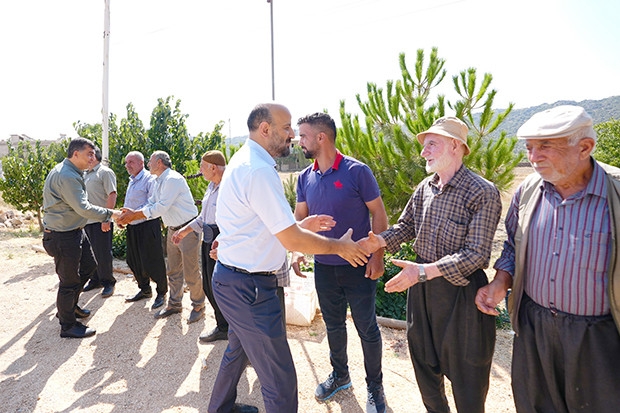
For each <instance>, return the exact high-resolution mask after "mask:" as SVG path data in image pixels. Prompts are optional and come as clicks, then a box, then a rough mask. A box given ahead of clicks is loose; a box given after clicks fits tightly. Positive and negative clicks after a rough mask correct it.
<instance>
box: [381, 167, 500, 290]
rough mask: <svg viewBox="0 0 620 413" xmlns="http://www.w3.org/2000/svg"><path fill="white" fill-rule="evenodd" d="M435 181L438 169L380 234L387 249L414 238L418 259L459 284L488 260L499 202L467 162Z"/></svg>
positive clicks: (482, 266)
mask: <svg viewBox="0 0 620 413" xmlns="http://www.w3.org/2000/svg"><path fill="white" fill-rule="evenodd" d="M438 181H439V176H438V175H437V174H433V175H431V176H429V177H428V178H426V179H425V180H423V181H422V182H421V183H420V185H418V187H417V188H416V190H415V192H414V193H413V195H412V196H411V198H410V199H409V202H407V206H406V207H405V209H404V211H403V213H402V214H401V216H400V218H399V219H398V223H396V225H394V226H392V227H391V228H389V229H388V230H386V231H384V232H382V233H381V236H382V237H383V238H384V239H385V241H386V243H387V250H388V251H389V252H395V251H398V250H399V249H400V245H401V243H403V242H408V241H411V240H414V239H415V241H414V243H413V249H414V251H415V252H416V254H417V255H418V258H417V261H418V262H421V263H435V264H436V265H437V267H438V268H439V271H440V272H441V274H442V275H443V277H445V279H446V280H448V281H449V282H450V283H452V284H453V285H456V286H461V287H462V286H466V285H468V284H469V280H467V277H468V276H469V275H471V274H472V273H473V272H474V271H476V270H477V269H480V268H486V267H487V266H488V265H489V259H490V257H491V247H492V241H493V237H494V236H495V230H496V229H497V224H498V222H499V218H500V214H501V212H502V203H501V199H500V196H499V191H498V190H497V188H496V187H495V186H494V185H493V184H492V183H490V182H489V181H487V180H485V179H484V178H482V177H480V176H478V175H476V174H475V173H473V172H471V171H470V170H469V169H467V168H466V167H465V166H461V168H460V169H459V170H458V171H457V172H456V174H455V175H454V176H453V177H452V179H450V182H448V183H447V184H446V185H445V186H444V187H443V188H442V189H439V187H438Z"/></svg>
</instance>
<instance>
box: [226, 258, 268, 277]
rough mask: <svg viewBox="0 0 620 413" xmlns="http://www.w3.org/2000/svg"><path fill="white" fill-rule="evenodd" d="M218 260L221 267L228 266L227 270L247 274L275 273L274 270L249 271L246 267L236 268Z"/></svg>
mask: <svg viewBox="0 0 620 413" xmlns="http://www.w3.org/2000/svg"><path fill="white" fill-rule="evenodd" d="M218 262H219V263H220V264H221V265H222V267H224V268H228V269H229V270H231V271H234V272H240V273H241V274H248V275H276V272H275V271H258V272H250V271H248V270H246V269H243V268H237V267H234V266H232V265H226V264H224V263H223V262H222V261H218Z"/></svg>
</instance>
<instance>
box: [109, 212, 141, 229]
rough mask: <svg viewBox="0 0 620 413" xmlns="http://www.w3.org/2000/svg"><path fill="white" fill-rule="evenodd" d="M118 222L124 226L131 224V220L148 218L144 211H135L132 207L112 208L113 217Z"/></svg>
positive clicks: (120, 225)
mask: <svg viewBox="0 0 620 413" xmlns="http://www.w3.org/2000/svg"><path fill="white" fill-rule="evenodd" d="M111 218H112V219H113V220H114V221H115V222H116V224H117V225H118V226H119V227H121V228H123V227H124V226H125V225H127V224H129V223H130V222H131V221H135V220H136V219H141V218H146V217H145V216H144V214H143V213H142V211H134V210H133V209H131V208H125V207H123V208H121V209H120V210H118V209H113V210H112V217H111Z"/></svg>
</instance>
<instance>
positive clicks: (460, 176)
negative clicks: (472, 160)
mask: <svg viewBox="0 0 620 413" xmlns="http://www.w3.org/2000/svg"><path fill="white" fill-rule="evenodd" d="M466 173H467V168H466V167H465V164H462V165H461V167H460V168H459V169H458V171H456V173H455V174H454V176H453V177H452V178H450V180H449V181H448V183H446V184H445V185H444V187H446V186H454V187H459V186H460V185H461V183H462V182H463V181H464V180H465V174H466ZM428 184H429V185H433V186H439V175H438V174H437V173H435V174H434V175H433V177H432V178H431V180H430V181H429V182H428Z"/></svg>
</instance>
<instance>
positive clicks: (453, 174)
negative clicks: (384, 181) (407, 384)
mask: <svg viewBox="0 0 620 413" xmlns="http://www.w3.org/2000/svg"><path fill="white" fill-rule="evenodd" d="M467 133H468V128H467V125H466V124H465V123H463V122H462V121H461V120H459V119H457V118H455V117H443V118H440V119H437V120H436V121H435V123H433V125H432V126H431V127H430V128H429V129H428V130H426V131H424V132H422V133H419V134H418V135H417V139H418V141H419V142H420V143H421V144H422V145H423V147H424V148H423V150H422V153H421V155H422V157H423V158H425V159H426V170H427V172H432V173H433V174H432V175H431V176H429V177H427V178H426V179H424V180H423V181H422V182H421V183H420V184H419V185H418V186H417V188H416V190H415V191H414V193H413V195H412V196H411V198H410V199H409V202H408V203H407V206H406V207H405V209H404V211H403V212H402V214H401V216H400V218H399V219H398V222H397V223H396V224H395V225H394V226H392V227H390V228H389V229H388V230H386V231H383V232H382V233H381V234H380V235H375V234H373V233H369V237H368V238H365V239H364V240H361V241H360V244H361V245H362V246H364V247H365V248H366V249H367V251H368V252H373V251H376V250H378V249H379V248H381V247H383V248H386V249H387V250H388V251H389V252H396V251H398V250H399V249H400V245H401V244H402V243H403V242H409V241H412V240H415V241H414V243H413V249H414V251H415V252H416V254H417V259H416V262H415V263H414V262H410V261H403V260H392V262H393V263H394V264H395V265H397V266H399V267H402V268H403V270H402V271H401V272H400V273H399V274H397V275H396V276H395V277H394V278H392V279H391V280H390V281H388V282H387V283H386V284H385V290H386V291H387V292H397V291H405V290H407V341H408V343H409V353H410V355H411V359H412V362H413V368H414V371H415V375H416V380H417V382H418V387H419V389H420V392H421V393H422V400H423V402H424V405H425V407H426V409H427V410H428V411H429V412H435V413H447V412H449V411H450V408H449V406H448V400H447V398H446V394H445V389H444V377H447V378H448V379H449V380H450V381H451V382H452V392H453V394H454V400H455V403H456V407H457V410H458V411H459V412H460V413H482V412H484V402H485V399H486V395H487V391H488V389H489V372H490V369H491V360H492V357H493V349H494V346H495V320H494V319H493V317H491V316H488V315H486V314H482V313H479V312H478V311H477V310H476V307H475V305H474V298H475V296H476V292H477V290H478V288H480V287H482V286H484V285H486V284H487V283H488V281H487V276H486V274H485V273H484V271H483V268H486V267H487V266H488V264H489V259H490V256H491V245H492V241H493V236H494V235H495V230H496V228H497V224H498V222H499V218H500V214H501V209H502V204H501V200H500V196H499V191H498V190H497V188H495V186H494V185H493V184H492V183H491V182H488V181H487V180H485V179H484V178H482V177H480V176H478V175H476V174H475V173H473V172H471V171H470V170H469V169H467V168H466V167H465V166H464V165H463V156H465V155H467V154H469V152H470V149H469V146H468V145H467Z"/></svg>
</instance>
